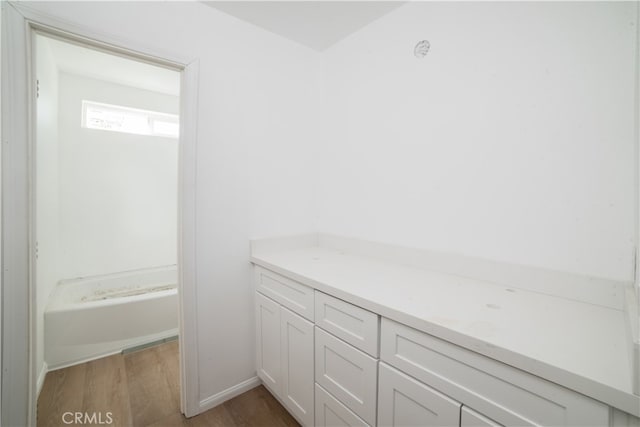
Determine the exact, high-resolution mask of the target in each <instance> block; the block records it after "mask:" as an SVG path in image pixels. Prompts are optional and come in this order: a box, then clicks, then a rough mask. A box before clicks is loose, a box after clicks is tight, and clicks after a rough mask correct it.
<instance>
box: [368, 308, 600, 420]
mask: <svg viewBox="0 0 640 427" xmlns="http://www.w3.org/2000/svg"><path fill="white" fill-rule="evenodd" d="M380 358H381V360H384V361H385V362H387V363H389V364H390V365H392V366H394V367H396V368H398V369H400V370H401V371H404V372H406V373H408V374H409V375H411V376H413V377H415V378H418V379H419V380H420V381H422V382H424V383H426V384H428V385H430V386H432V387H434V388H436V389H438V390H439V391H441V392H443V393H445V394H446V395H448V396H450V397H452V398H454V399H456V400H458V401H460V402H464V404H465V405H469V406H470V407H472V408H474V409H475V410H477V411H479V412H481V413H482V414H484V415H486V416H487V417H489V418H491V419H492V420H495V421H497V422H498V423H501V424H504V425H518V426H525V425H553V426H561V425H575V426H592V425H600V426H602V425H607V423H608V413H609V410H608V407H607V406H606V405H604V404H602V403H600V402H597V401H595V400H593V399H590V398H588V397H586V396H584V395H581V394H579V393H575V392H573V391H571V390H568V389H566V388H564V387H561V386H558V385H556V384H553V383H551V382H549V381H546V380H543V379H541V378H539V377H536V376H534V375H531V374H528V373H526V372H524V371H521V370H519V369H516V368H513V367H511V366H508V365H505V364H504V363H501V362H498V361H496V360H493V359H490V358H488V357H485V356H482V355H480V354H478V353H475V352H473V351H470V350H467V349H465V348H462V347H459V346H457V345H454V344H451V343H449V342H447V341H444V340H441V339H439V338H436V337H434V336H432V335H428V334H425V333H423V332H420V331H417V330H415V329H413V328H410V327H408V326H406V325H402V324H400V323H397V322H394V321H392V320H389V319H386V318H385V319H382V324H381V338H380Z"/></svg>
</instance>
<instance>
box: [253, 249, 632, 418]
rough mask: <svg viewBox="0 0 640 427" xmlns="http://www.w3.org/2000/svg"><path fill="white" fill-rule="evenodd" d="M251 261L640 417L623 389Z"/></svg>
mask: <svg viewBox="0 0 640 427" xmlns="http://www.w3.org/2000/svg"><path fill="white" fill-rule="evenodd" d="M251 262H252V263H254V264H256V265H259V266H261V267H264V268H266V269H268V270H271V271H273V272H275V273H279V274H282V275H283V276H286V277H289V278H291V279H293V280H296V281H298V282H300V283H302V284H304V285H307V286H309V287H311V288H314V289H317V290H319V291H321V292H325V293H328V294H331V295H333V296H335V297H337V298H340V299H342V300H345V301H347V302H350V303H352V304H354V305H357V306H359V307H362V308H364V309H367V310H369V311H372V312H375V313H378V314H379V315H381V316H383V317H386V318H389V319H391V320H395V321H397V322H400V323H403V324H405V325H407V326H410V327H412V328H415V329H417V330H420V331H422V332H425V333H428V334H431V335H433V336H435V337H438V338H441V339H443V340H445V341H448V342H451V343H453V344H456V345H459V346H461V347H464V348H466V349H468V350H471V351H474V352H476V353H479V354H482V355H484V356H487V357H490V358H492V359H495V360H497V361H500V362H502V363H505V364H507V365H510V366H512V367H515V368H518V369H521V370H523V371H525V372H528V373H530V374H533V375H536V376H538V377H541V378H543V379H545V380H547V381H551V382H553V383H556V384H559V385H561V386H563V387H566V388H568V389H571V390H574V391H576V392H579V393H581V394H584V395H585V396H588V397H591V398H593V399H595V400H598V401H601V402H603V403H606V404H607V405H609V406H612V407H614V408H616V409H619V410H621V411H624V412H627V413H629V414H631V415H634V416H636V417H640V396H637V395H634V394H631V393H627V392H625V391H623V390H619V389H616V388H613V387H611V386H608V385H606V384H603V383H600V382H597V381H594V380H591V379H589V378H586V377H584V376H581V375H577V374H575V373H572V372H569V371H566V370H564V369H562V368H559V367H557V366H554V365H550V364H547V363H544V362H541V361H539V360H536V359H533V358H531V357H528V356H526V355H524V354H521V353H516V352H513V351H510V350H508V349H505V348H501V347H498V346H496V345H493V344H489V343H487V342H485V341H482V340H479V339H477V338H474V337H472V336H469V335H464V334H461V333H458V332H456V331H453V330H451V329H449V328H446V327H443V326H441V325H437V324H434V323H431V322H429V321H426V320H424V319H419V318H416V317H414V316H411V315H408V314H406V313H403V312H400V311H397V310H394V309H392V308H389V307H387V306H384V305H381V304H377V303H374V302H371V301H369V300H367V299H365V298H362V297H360V296H358V295H353V294H350V293H348V292H344V291H343V290H341V289H339V288H335V287H332V286H331V285H329V284H326V283H321V282H318V281H315V280H312V279H309V278H308V277H305V276H302V275H299V274H296V273H295V272H293V271H290V270H287V269H285V268H282V267H279V266H277V265H274V264H272V263H269V262H267V261H265V260H264V259H261V258H260V256H259V255H252V256H251Z"/></svg>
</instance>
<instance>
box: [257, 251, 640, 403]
mask: <svg viewBox="0 0 640 427" xmlns="http://www.w3.org/2000/svg"><path fill="white" fill-rule="evenodd" d="M251 260H252V262H253V263H255V264H257V265H259V266H262V267H264V268H267V269H269V270H272V271H274V272H277V273H280V274H282V275H285V276H288V277H290V278H292V279H295V280H297V281H299V282H301V283H303V284H306V285H308V286H310V287H313V288H315V289H317V290H319V291H322V292H326V293H329V294H331V295H334V296H335V297H337V298H340V299H343V300H345V301H348V302H350V303H352V304H355V305H357V306H360V307H363V308H365V309H367V310H370V311H373V312H376V313H378V314H380V315H381V316H384V317H387V318H389V319H393V320H396V321H398V322H401V323H404V324H406V325H408V326H411V327H413V328H416V329H418V330H421V331H423V332H425V333H428V334H432V335H434V336H436V337H439V338H442V339H444V340H447V341H449V342H451V343H454V344H457V345H459V346H461V347H465V348H467V349H470V350H473V351H475V352H478V353H480V354H483V355H485V356H488V357H491V358H493V359H496V360H499V361H501V362H503V363H506V364H508V365H511V366H513V367H516V368H519V369H522V370H523V371H526V372H529V373H531V374H534V375H537V376H539V377H542V378H544V379H547V380H549V381H552V382H554V383H556V384H560V385H562V386H565V387H567V388H569V389H571V390H574V391H577V392H580V393H582V394H585V395H587V396H590V397H592V398H594V399H596V400H599V401H601V402H604V403H606V404H608V405H610V406H613V407H615V408H618V409H620V410H622V411H624V412H627V413H630V414H633V415H635V416H640V397H639V396H637V395H634V394H633V392H632V372H631V371H632V369H631V363H630V361H629V349H628V346H629V345H630V344H629V342H628V336H627V333H626V323H625V322H626V319H625V313H624V311H621V310H617V309H613V308H608V307H603V306H599V305H595V304H588V303H584V302H579V301H576V300H572V299H570V298H564V297H557V296H550V295H547V294H543V293H538V292H534V291H530V290H523V289H518V288H512V287H508V286H504V285H502V284H496V283H492V282H489V281H483V280H476V279H471V278H467V277H462V276H457V275H454V274H446V273H440V272H435V271H429V270H425V269H422V268H417V267H411V266H405V265H400V264H397V263H393V262H386V261H383V260H379V259H374V258H369V257H366V256H362V255H356V254H350V253H346V252H344V251H341V250H336V249H328V248H323V247H303V248H297V249H282V250H273V251H264V252H254V253H252V257H251Z"/></svg>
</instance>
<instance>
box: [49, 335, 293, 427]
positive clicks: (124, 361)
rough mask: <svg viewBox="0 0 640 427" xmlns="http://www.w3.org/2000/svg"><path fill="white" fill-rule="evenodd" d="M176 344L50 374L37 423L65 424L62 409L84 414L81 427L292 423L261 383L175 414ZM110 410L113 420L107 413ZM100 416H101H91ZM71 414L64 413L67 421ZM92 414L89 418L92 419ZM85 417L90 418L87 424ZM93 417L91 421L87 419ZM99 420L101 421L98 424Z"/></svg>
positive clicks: (274, 426)
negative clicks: (202, 408) (191, 412)
mask: <svg viewBox="0 0 640 427" xmlns="http://www.w3.org/2000/svg"><path fill="white" fill-rule="evenodd" d="M178 358H179V351H178V342H177V341H172V342H169V343H165V344H161V345H158V346H155V347H149V348H146V349H144V350H140V351H138V352H134V353H128V354H125V355H120V354H118V355H114V356H109V357H106V358H102V359H97V360H94V361H92V362H87V363H83V364H80V365H76V366H72V367H69V368H64V369H60V370H57V371H52V372H49V373H48V374H47V376H46V378H45V382H44V385H43V388H42V392H41V393H40V397H39V398H38V408H37V411H38V412H37V415H38V419H37V425H38V426H39V427H53V426H67V425H69V424H68V423H65V422H64V421H63V419H62V417H63V414H64V413H65V412H71V413H75V412H78V413H81V414H88V415H83V416H88V417H89V418H88V419H87V418H85V419H83V424H84V425H102V426H104V425H112V426H118V427H120V426H134V427H173V426H176V427H185V426H186V427H249V426H251V427H253V426H256V427H260V426H265V427H266V426H268V427H296V426H298V423H297V422H296V421H295V419H294V418H293V417H292V416H291V415H289V413H288V412H287V411H286V410H285V409H284V408H283V407H282V405H280V403H279V402H278V401H277V400H276V399H275V398H274V397H273V396H271V394H270V393H269V392H268V391H267V389H265V388H264V387H263V386H260V387H257V388H254V389H253V390H249V391H248V392H246V393H244V394H241V395H240V396H237V397H235V398H233V399H231V400H229V401H227V402H225V403H223V404H222V405H219V406H217V407H215V408H213V409H210V410H208V411H207V412H204V413H202V414H200V415H197V416H195V417H192V418H189V419H187V418H185V417H184V415H182V414H181V413H180V368H179V363H178ZM107 412H111V413H112V414H111V417H112V419H113V422H112V423H111V424H107V423H105V421H108V420H107V418H106V413H107ZM94 413H96V414H102V415H101V418H97V416H93V414H94ZM72 416H73V415H67V416H66V417H67V418H66V419H67V421H70V420H72V418H70V417H72ZM92 416H93V417H94V418H91V417H92ZM87 421H89V422H87ZM91 421H93V423H91ZM100 421H102V424H100Z"/></svg>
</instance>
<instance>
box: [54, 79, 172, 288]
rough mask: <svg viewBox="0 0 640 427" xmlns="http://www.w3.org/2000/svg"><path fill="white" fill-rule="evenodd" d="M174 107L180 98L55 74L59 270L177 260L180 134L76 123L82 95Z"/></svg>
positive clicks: (78, 273)
mask: <svg viewBox="0 0 640 427" xmlns="http://www.w3.org/2000/svg"><path fill="white" fill-rule="evenodd" d="M83 100H89V101H95V102H100V103H105V104H113V105H122V106H125V107H131V108H138V109H143V110H150V111H159V112H164V113H172V114H178V112H179V98H178V97H177V96H172V95H165V94H162V93H158V92H150V91H147V90H142V89H138V88H134V87H130V86H123V85H120V84H115V83H111V82H106V81H102V80H96V79H93V78H89V77H84V76H78V75H73V74H68V73H65V72H63V73H61V74H60V112H59V115H60V124H59V130H60V134H59V141H60V148H59V150H60V151H59V153H60V157H59V158H60V166H59V170H60V172H59V175H60V182H59V185H60V190H59V194H60V201H59V208H60V214H59V215H60V254H61V256H60V276H59V279H72V278H75V277H87V276H95V275H100V274H108V273H114V272H118V271H127V270H135V269H141V268H151V267H157V266H161V265H170V264H175V263H176V258H177V252H176V249H177V245H178V244H177V225H176V224H177V222H178V219H177V213H178V201H177V200H178V188H177V186H178V141H177V139H175V138H165V137H159V136H147V135H133V134H129V133H122V132H110V131H103V130H96V129H87V128H84V127H81V125H80V124H81V117H82V101H83Z"/></svg>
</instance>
